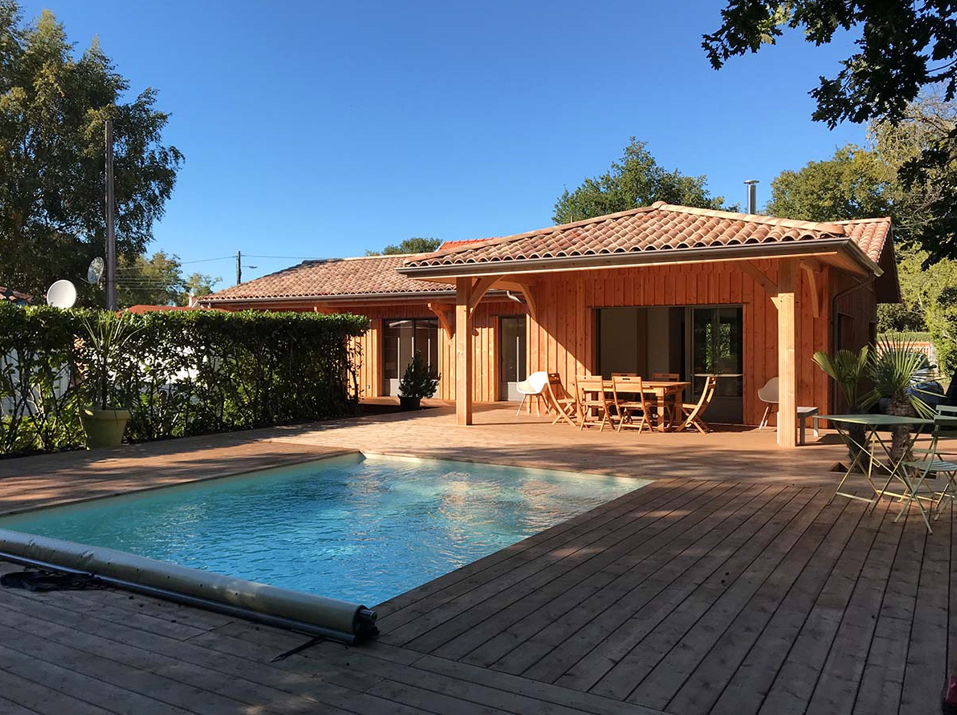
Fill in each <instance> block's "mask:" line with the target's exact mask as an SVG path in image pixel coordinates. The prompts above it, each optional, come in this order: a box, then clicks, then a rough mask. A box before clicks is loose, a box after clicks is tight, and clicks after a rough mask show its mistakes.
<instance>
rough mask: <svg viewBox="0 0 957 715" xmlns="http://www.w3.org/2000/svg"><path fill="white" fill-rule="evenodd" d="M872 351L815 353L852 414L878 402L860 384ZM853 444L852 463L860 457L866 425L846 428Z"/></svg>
mask: <svg viewBox="0 0 957 715" xmlns="http://www.w3.org/2000/svg"><path fill="white" fill-rule="evenodd" d="M870 358H871V350H870V348H869V347H868V346H867V345H865V346H864V347H862V348H861V349H860V352H857V353H854V352H851V351H850V350H838V351H837V352H836V353H834V354H833V355H829V354H828V353H826V352H824V351H823V350H822V351H819V352H816V353H814V362H816V363H817V364H818V366H819V367H820V368H821V369H822V370H823V371H824V372H825V374H827V376H828V377H830V378H831V379H832V380H834V382H835V383H837V386H838V389H840V391H841V394H842V395H843V396H844V403H845V405H846V407H845V409H846V410H847V411H848V412H849V413H850V414H857V413H864V412H867V411H868V410H869V409H870V408H871V407H872V406H873V405H874V403H875V402H876V401H877V398H878V396H877V394H876V392H875V391H874V390H867V391H864V392H862V391H861V381H862V380H863V379H864V378H865V377H866V376H867V374H868V369H869V366H870V364H871V359H870ZM847 432H848V435H849V436H850V438H851V440H852V442H851V443H850V444H848V453H849V454H850V458H851V463H852V464H853V463H854V460H855V459H856V458H857V456H858V455H859V454H860V451H861V447H862V446H863V445H864V439H865V435H866V434H867V430H866V428H865V426H864V425H857V424H851V425H848V428H847Z"/></svg>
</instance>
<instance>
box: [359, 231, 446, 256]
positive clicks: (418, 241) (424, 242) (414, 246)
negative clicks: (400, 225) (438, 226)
mask: <svg viewBox="0 0 957 715" xmlns="http://www.w3.org/2000/svg"><path fill="white" fill-rule="evenodd" d="M441 245H442V239H439V238H423V237H422V236H413V237H412V238H407V239H405V240H404V241H402V242H401V243H398V244H395V243H393V244H389V245H388V246H386V247H385V248H383V249H382V250H381V251H366V255H367V256H397V255H400V254H403V253H431V252H432V251H434V250H436V249H437V248H438V247H439V246H441Z"/></svg>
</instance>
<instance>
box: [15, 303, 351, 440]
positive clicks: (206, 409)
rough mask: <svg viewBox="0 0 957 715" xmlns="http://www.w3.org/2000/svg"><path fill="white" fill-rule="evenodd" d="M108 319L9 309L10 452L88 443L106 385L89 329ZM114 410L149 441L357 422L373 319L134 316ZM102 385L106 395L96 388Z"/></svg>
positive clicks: (119, 363) (117, 366)
mask: <svg viewBox="0 0 957 715" xmlns="http://www.w3.org/2000/svg"><path fill="white" fill-rule="evenodd" d="M97 315H98V313H97V311H84V310H69V311H61V310H57V309H56V308H48V307H28V308H15V307H13V306H5V305H0V409H2V411H0V454H15V453H29V452H38V451H53V450H59V449H71V448H77V447H81V446H82V445H83V434H82V430H81V428H80V422H79V409H80V408H81V407H82V406H88V405H91V404H94V403H95V402H96V399H95V395H94V393H93V389H98V390H100V391H101V390H102V382H101V381H100V380H97V381H93V380H86V379H85V377H86V376H89V375H90V374H91V370H90V369H88V367H87V366H90V365H92V364H93V361H92V354H91V346H90V345H89V343H88V341H85V340H84V339H83V338H84V336H88V333H86V331H84V328H83V324H84V321H85V322H86V323H87V324H89V323H90V322H92V321H95V320H98V318H97V317H96V316H97ZM127 319H128V321H129V324H130V330H129V331H128V333H127V334H126V337H125V340H124V342H123V343H122V346H121V348H120V349H119V350H118V351H117V354H116V355H114V356H113V357H112V358H111V364H110V379H111V387H112V390H113V395H112V401H115V402H116V404H117V406H122V407H126V408H128V409H129V410H130V412H131V415H130V421H129V423H128V425H127V432H126V436H127V439H128V440H129V441H132V442H140V441H147V440H154V439H164V438H168V437H183V436H189V435H198V434H205V433H209V432H219V431H226V430H237V429H251V428H254V427H268V426H271V425H277V424H289V423H292V422H302V421H308V420H318V419H327V418H334V417H342V416H344V415H347V414H351V413H352V412H353V411H354V409H355V405H356V403H357V401H358V397H357V395H356V391H355V389H354V384H355V375H356V373H357V371H358V367H359V365H358V362H359V360H360V355H359V354H358V350H357V348H356V345H357V341H356V340H353V338H356V337H358V336H361V335H362V334H363V333H364V332H365V331H366V330H367V329H368V320H367V319H366V318H363V317H359V316H355V315H320V314H317V313H268V312H259V311H244V312H240V313H228V312H222V311H176V312H173V311H169V312H167V311H161V312H154V313H145V314H143V315H130V316H127ZM94 382H96V383H97V384H98V385H100V387H99V388H95V386H94V384H93V383H94Z"/></svg>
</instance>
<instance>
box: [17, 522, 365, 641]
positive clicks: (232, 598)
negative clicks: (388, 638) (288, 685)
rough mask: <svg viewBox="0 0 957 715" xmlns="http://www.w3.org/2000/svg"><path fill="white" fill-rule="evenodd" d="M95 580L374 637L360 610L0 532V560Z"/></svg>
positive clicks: (279, 621) (302, 626)
mask: <svg viewBox="0 0 957 715" xmlns="http://www.w3.org/2000/svg"><path fill="white" fill-rule="evenodd" d="M2 557H6V558H9V559H10V560H12V561H16V562H20V563H27V564H31V565H35V566H40V567H44V568H50V569H54V570H56V569H60V570H66V571H73V572H78V573H84V574H89V575H92V576H96V577H98V578H100V579H101V580H103V581H106V582H107V583H113V584H115V585H118V586H121V587H124V588H130V589H132V590H134V591H140V592H143V593H149V594H152V595H156V596H159V597H161V598H170V599H172V600H178V601H181V602H184V603H190V604H192V605H197V606H200V607H208V608H212V609H214V610H220V611H224V612H228V613H232V614H236V615H240V616H246V617H251V618H254V619H255V620H260V621H262V622H265V623H272V624H274V625H279V626H285V627H289V628H294V629H296V630H302V631H304V632H308V633H312V634H315V635H322V636H325V637H328V638H331V639H334V640H339V641H343V642H347V643H356V642H358V641H361V640H365V639H367V638H371V637H374V636H375V635H377V633H378V629H377V628H376V626H375V620H376V614H375V612H373V611H370V610H369V609H368V608H366V607H365V606H361V605H358V604H355V603H348V602H347V601H340V600H338V599H335V598H325V597H323V596H315V595H313V594H309V593H302V592H299V591H292V590H290V589H286V588H278V587H276V586H268V585H266V584H262V583H256V582H254V581H245V580H243V579H240V578H233V577H231V576H223V575H222V574H217V573H211V572H209V571H200V570H199V569H191V568H186V567H185V566H177V565H175V564H169V563H165V562H163V561H156V560H154V559H148V558H145V557H143V556H135V555H133V554H128V553H126V552H124V551H117V550H115V549H108V548H105V547H99V546H88V545H86V544H77V543H74V542H72V541H63V540H61V539H53V538H50V537H46V536H35V535H33V534H25V533H22V532H19V531H11V530H9V529H0V558H2Z"/></svg>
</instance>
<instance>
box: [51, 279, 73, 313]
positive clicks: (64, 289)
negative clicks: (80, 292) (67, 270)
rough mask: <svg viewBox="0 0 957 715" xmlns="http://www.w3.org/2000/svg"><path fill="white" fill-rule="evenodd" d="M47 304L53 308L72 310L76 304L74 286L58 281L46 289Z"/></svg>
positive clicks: (64, 281)
mask: <svg viewBox="0 0 957 715" xmlns="http://www.w3.org/2000/svg"><path fill="white" fill-rule="evenodd" d="M47 303H49V304H50V305H52V306H53V307H54V308H72V307H73V304H74V303H76V286H75V285H73V284H72V283H70V281H68V280H59V281H57V282H56V283H54V284H53V285H52V286H50V287H49V288H48V289H47Z"/></svg>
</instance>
